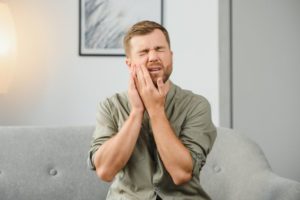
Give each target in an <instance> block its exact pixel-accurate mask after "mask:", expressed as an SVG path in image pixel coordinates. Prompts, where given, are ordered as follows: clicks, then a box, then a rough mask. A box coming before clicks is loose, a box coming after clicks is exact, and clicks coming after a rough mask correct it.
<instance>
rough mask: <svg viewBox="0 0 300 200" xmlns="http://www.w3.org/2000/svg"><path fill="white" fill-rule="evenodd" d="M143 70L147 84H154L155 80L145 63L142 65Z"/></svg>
mask: <svg viewBox="0 0 300 200" xmlns="http://www.w3.org/2000/svg"><path fill="white" fill-rule="evenodd" d="M141 70H142V72H143V75H144V79H145V83H146V84H147V85H153V86H154V84H153V81H152V79H151V76H150V74H149V71H148V70H147V68H146V67H145V65H142V66H141Z"/></svg>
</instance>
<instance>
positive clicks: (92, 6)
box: [79, 0, 163, 56]
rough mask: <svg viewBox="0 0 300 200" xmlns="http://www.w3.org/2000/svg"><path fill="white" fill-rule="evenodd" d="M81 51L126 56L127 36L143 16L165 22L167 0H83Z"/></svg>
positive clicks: (80, 10)
mask: <svg viewBox="0 0 300 200" xmlns="http://www.w3.org/2000/svg"><path fill="white" fill-rule="evenodd" d="M79 2H80V6H79V55H80V56H124V55H125V53H124V50H123V37H124V35H125V33H126V31H127V30H128V28H129V27H130V26H132V25H133V24H134V23H136V22H138V21H141V20H151V21H155V22H158V23H160V24H163V0H126V1H125V0H121V1H120V0H79Z"/></svg>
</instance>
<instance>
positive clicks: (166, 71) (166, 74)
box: [147, 62, 173, 88]
mask: <svg viewBox="0 0 300 200" xmlns="http://www.w3.org/2000/svg"><path fill="white" fill-rule="evenodd" d="M154 66H159V67H160V68H161V69H160V72H159V73H157V74H156V73H151V72H150V71H149V70H148V71H149V74H150V77H151V79H152V82H153V84H154V85H155V87H156V88H157V80H158V79H159V78H162V80H163V82H164V83H166V82H167V81H168V80H169V78H170V76H171V73H172V70H173V68H172V65H168V66H166V67H165V66H163V65H162V64H161V63H158V62H155V63H151V64H149V65H147V68H148V69H149V68H151V67H154Z"/></svg>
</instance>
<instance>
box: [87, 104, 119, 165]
mask: <svg viewBox="0 0 300 200" xmlns="http://www.w3.org/2000/svg"><path fill="white" fill-rule="evenodd" d="M112 108H113V107H112V106H111V104H110V102H109V100H108V99H107V100H106V101H104V102H101V103H99V104H98V108H97V114H96V126H95V130H94V134H93V138H92V142H91V146H90V150H89V156H88V166H89V167H90V169H92V170H95V165H94V162H93V160H94V159H93V158H94V154H95V152H96V151H97V150H98V149H99V147H100V146H101V145H102V144H103V143H104V142H105V141H107V140H108V139H110V138H111V137H112V136H113V135H115V134H116V133H117V132H118V128H117V125H116V122H115V120H114V118H113V113H114V112H113V110H112Z"/></svg>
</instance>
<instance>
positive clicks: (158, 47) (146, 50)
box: [138, 46, 166, 53]
mask: <svg viewBox="0 0 300 200" xmlns="http://www.w3.org/2000/svg"><path fill="white" fill-rule="evenodd" d="M165 48H166V47H165V46H156V47H154V48H153V49H154V50H157V49H165ZM149 50H150V49H149V48H145V49H142V50H140V51H138V53H144V52H148V51H149Z"/></svg>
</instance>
